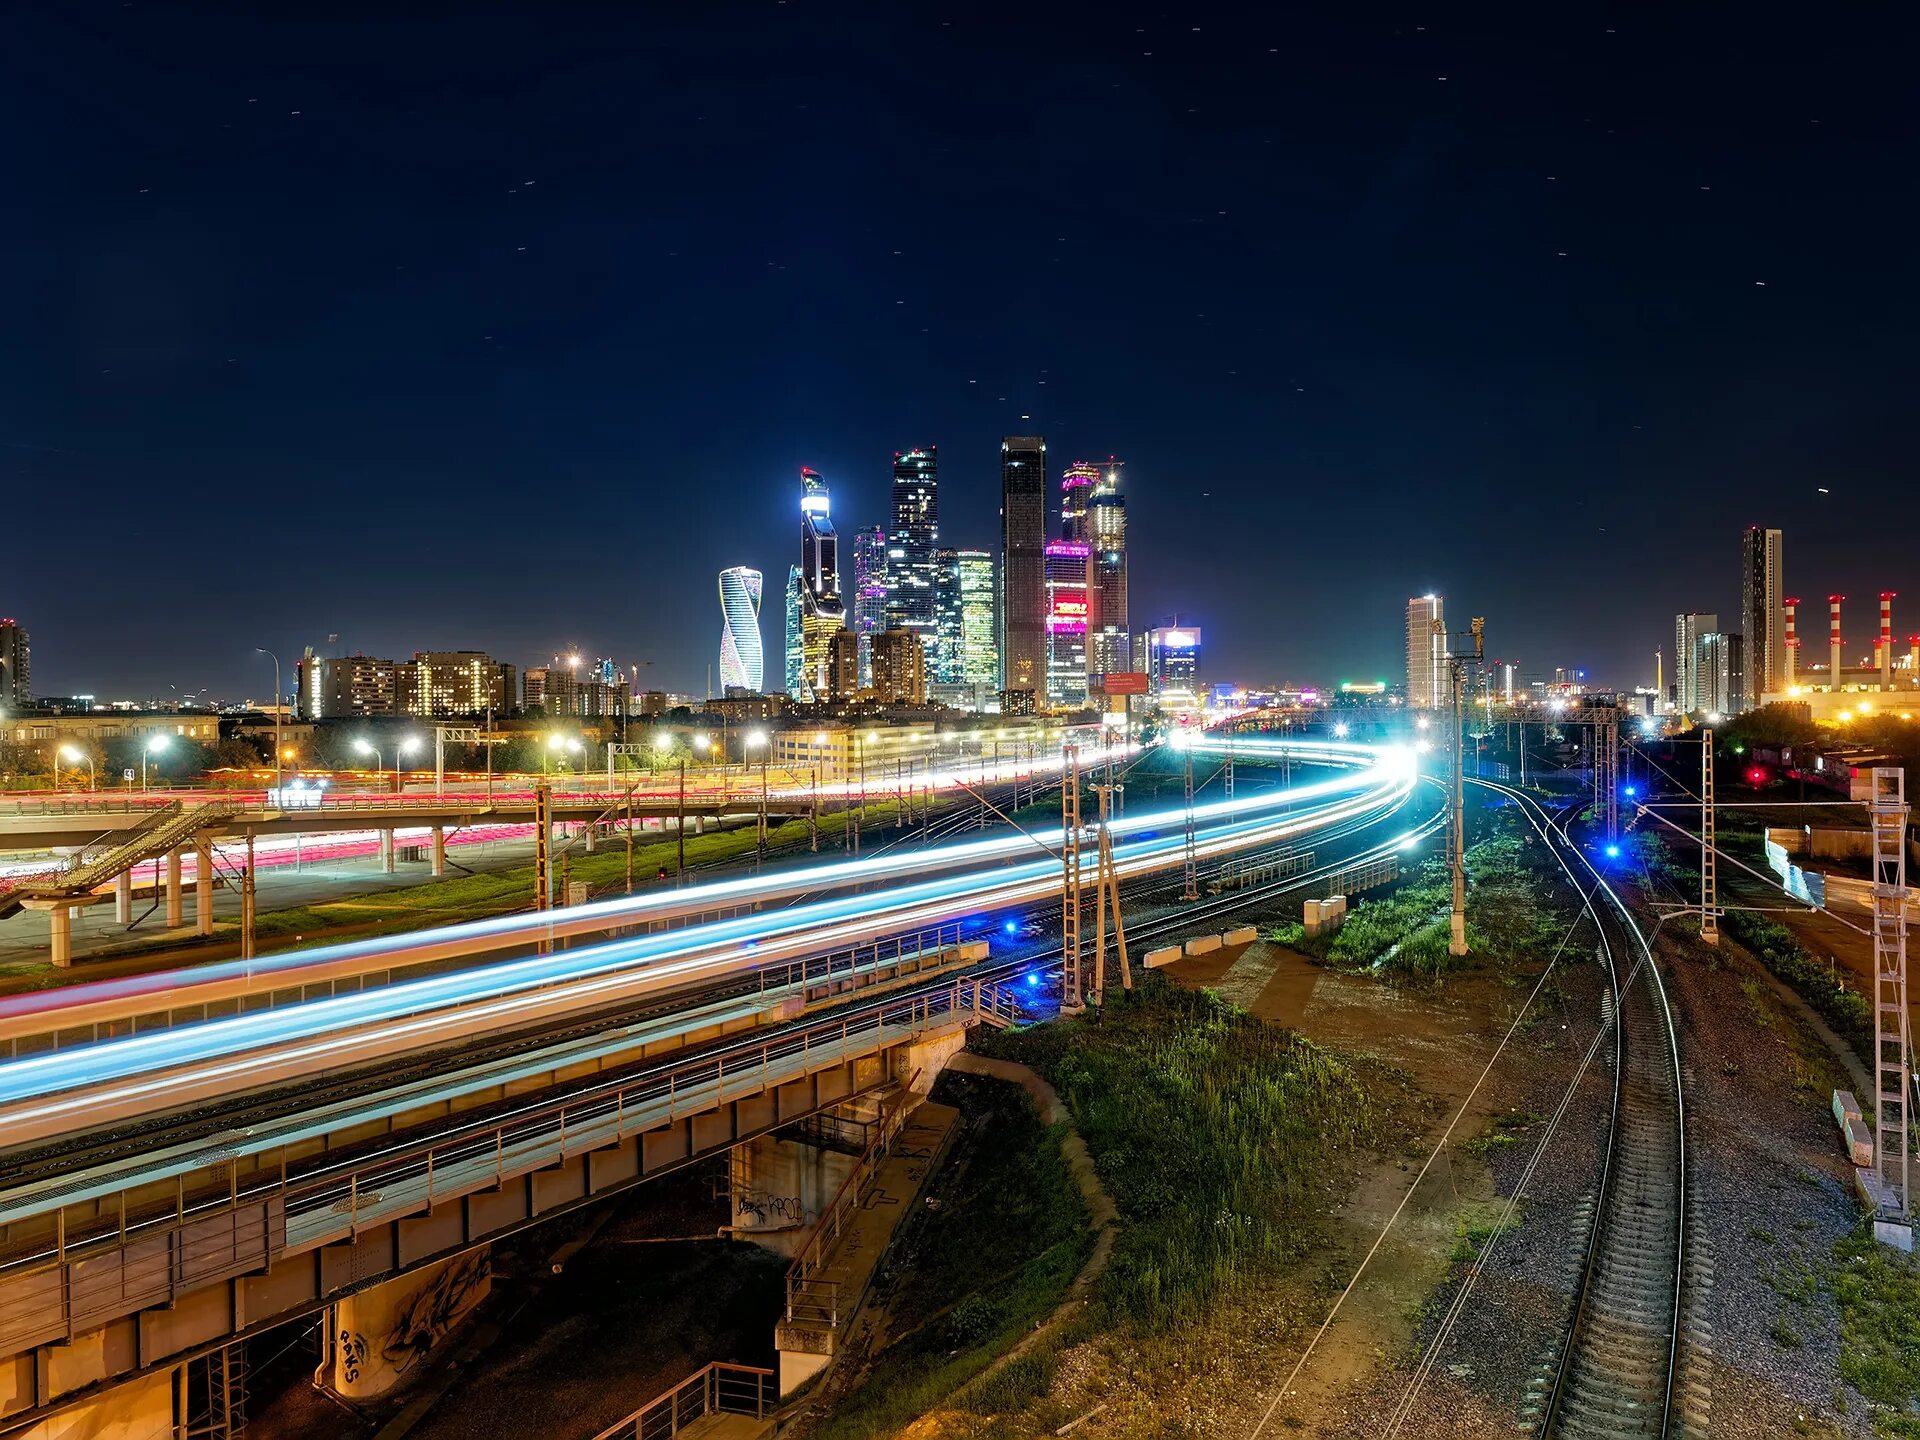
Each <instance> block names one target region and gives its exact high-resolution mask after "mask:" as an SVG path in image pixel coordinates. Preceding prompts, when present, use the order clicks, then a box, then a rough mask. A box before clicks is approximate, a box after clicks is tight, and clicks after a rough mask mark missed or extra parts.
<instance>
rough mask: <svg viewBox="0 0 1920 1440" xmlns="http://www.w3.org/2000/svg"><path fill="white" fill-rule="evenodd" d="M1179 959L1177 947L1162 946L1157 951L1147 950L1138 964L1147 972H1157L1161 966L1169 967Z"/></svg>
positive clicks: (1178, 948)
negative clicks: (1144, 967)
mask: <svg viewBox="0 0 1920 1440" xmlns="http://www.w3.org/2000/svg"><path fill="white" fill-rule="evenodd" d="M1179 958H1180V947H1179V946H1178V945H1163V946H1161V947H1160V948H1159V949H1158V950H1149V951H1148V952H1147V953H1146V954H1145V955H1143V956H1142V957H1141V959H1140V963H1141V964H1142V965H1144V966H1146V967H1147V969H1149V970H1158V969H1159V968H1160V967H1161V966H1162V965H1171V964H1173V962H1174V961H1176V960H1178V959H1179Z"/></svg>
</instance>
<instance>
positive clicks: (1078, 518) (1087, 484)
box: [1060, 460, 1100, 540]
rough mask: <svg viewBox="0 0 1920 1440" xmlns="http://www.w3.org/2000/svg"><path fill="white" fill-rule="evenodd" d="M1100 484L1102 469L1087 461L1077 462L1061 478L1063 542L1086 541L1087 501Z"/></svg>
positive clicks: (1061, 531) (1061, 532) (1061, 533)
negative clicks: (1095, 487) (1094, 488)
mask: <svg viewBox="0 0 1920 1440" xmlns="http://www.w3.org/2000/svg"><path fill="white" fill-rule="evenodd" d="M1099 483H1100V467H1099V466H1098V465H1093V464H1089V463H1088V462H1087V461H1085V460H1076V461H1074V462H1073V463H1072V464H1071V465H1069V466H1067V470H1066V473H1065V474H1064V475H1062V476H1061V477H1060V538H1061V539H1062V540H1085V539H1087V538H1088V535H1087V501H1088V500H1089V499H1091V498H1092V496H1093V487H1094V486H1096V485H1098V484H1099Z"/></svg>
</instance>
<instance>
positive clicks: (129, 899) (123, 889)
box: [113, 870, 133, 925]
mask: <svg viewBox="0 0 1920 1440" xmlns="http://www.w3.org/2000/svg"><path fill="white" fill-rule="evenodd" d="M113 918H114V921H115V923H117V924H120V925H131V924H132V923H133V872H132V871H131V870H122V871H121V872H120V874H119V875H118V876H117V877H115V879H114V882H113Z"/></svg>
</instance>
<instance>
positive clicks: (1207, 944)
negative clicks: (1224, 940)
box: [1186, 935, 1220, 955]
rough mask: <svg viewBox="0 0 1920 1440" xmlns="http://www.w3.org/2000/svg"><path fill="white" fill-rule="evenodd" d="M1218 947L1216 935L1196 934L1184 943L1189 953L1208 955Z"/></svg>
mask: <svg viewBox="0 0 1920 1440" xmlns="http://www.w3.org/2000/svg"><path fill="white" fill-rule="evenodd" d="M1219 948H1220V937H1219V936H1218V935H1196V936H1194V937H1193V939H1191V940H1189V941H1187V944H1186V952H1187V954H1189V955H1210V954H1212V953H1213V952H1214V951H1215V950H1218V949H1219Z"/></svg>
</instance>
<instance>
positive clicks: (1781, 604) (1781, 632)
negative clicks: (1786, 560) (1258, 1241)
mask: <svg viewBox="0 0 1920 1440" xmlns="http://www.w3.org/2000/svg"><path fill="white" fill-rule="evenodd" d="M1782 549H1783V545H1782V541H1781V535H1780V532H1779V531H1778V530H1766V529H1762V528H1761V527H1760V526H1758V525H1749V526H1748V527H1747V528H1746V530H1745V532H1744V533H1742V535H1741V536H1740V621H1741V624H1742V625H1743V627H1744V630H1743V632H1742V633H1743V636H1744V639H1745V658H1746V671H1747V681H1748V686H1747V688H1748V691H1749V693H1750V694H1751V695H1752V696H1753V697H1755V703H1758V697H1760V696H1762V695H1772V694H1776V693H1778V692H1780V691H1783V690H1785V689H1786V688H1787V682H1786V674H1787V628H1786V605H1785V601H1786V590H1785V588H1784V581H1783V578H1782V576H1783V558H1782V554H1781V551H1782Z"/></svg>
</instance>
